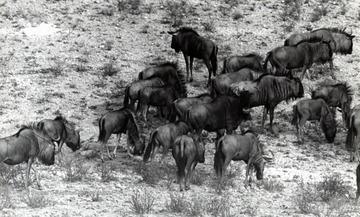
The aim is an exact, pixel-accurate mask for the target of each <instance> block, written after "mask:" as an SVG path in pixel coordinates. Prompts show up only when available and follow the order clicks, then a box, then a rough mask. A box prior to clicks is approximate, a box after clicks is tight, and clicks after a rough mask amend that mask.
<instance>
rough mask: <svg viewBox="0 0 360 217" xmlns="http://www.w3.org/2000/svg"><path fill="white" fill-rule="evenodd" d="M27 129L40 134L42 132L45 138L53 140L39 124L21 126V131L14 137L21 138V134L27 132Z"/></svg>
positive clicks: (31, 123) (32, 123)
mask: <svg viewBox="0 0 360 217" xmlns="http://www.w3.org/2000/svg"><path fill="white" fill-rule="evenodd" d="M25 129H30V130H35V131H38V132H40V133H41V134H42V135H43V136H45V137H46V139H49V140H51V138H50V137H49V136H48V134H47V133H46V132H45V131H44V130H43V129H42V128H40V127H39V126H38V125H37V123H35V122H30V123H27V124H23V125H21V127H20V129H19V131H18V132H17V133H16V134H15V135H14V136H16V137H19V135H20V133H21V132H22V131H23V130H25Z"/></svg>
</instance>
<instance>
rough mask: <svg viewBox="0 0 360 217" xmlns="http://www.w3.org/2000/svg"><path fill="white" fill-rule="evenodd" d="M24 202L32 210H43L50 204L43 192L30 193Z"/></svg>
mask: <svg viewBox="0 0 360 217" xmlns="http://www.w3.org/2000/svg"><path fill="white" fill-rule="evenodd" d="M24 202H25V203H26V204H27V205H28V206H29V207H31V208H43V207H45V206H46V205H47V204H48V203H49V202H48V199H47V198H46V197H45V195H44V193H42V192H38V193H34V192H28V193H27V195H26V197H25V199H24Z"/></svg>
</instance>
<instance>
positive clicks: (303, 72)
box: [300, 66, 307, 80]
mask: <svg viewBox="0 0 360 217" xmlns="http://www.w3.org/2000/svg"><path fill="white" fill-rule="evenodd" d="M306 69H307V66H303V68H302V70H301V77H300V79H301V80H303V79H304V75H305V73H306Z"/></svg>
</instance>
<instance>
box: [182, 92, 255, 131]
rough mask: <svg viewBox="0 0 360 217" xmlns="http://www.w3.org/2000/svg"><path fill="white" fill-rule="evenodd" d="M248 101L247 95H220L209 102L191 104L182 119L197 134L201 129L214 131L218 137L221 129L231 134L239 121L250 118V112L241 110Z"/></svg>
mask: <svg viewBox="0 0 360 217" xmlns="http://www.w3.org/2000/svg"><path fill="white" fill-rule="evenodd" d="M244 95H246V93H244ZM248 101H249V97H248V96H247V95H246V96H245V97H244V99H240V97H234V96H226V95H221V96H218V97H217V98H215V99H214V100H213V101H211V102H209V103H204V104H198V105H193V106H192V107H190V108H189V109H188V110H187V111H186V113H185V117H184V119H185V122H186V123H187V124H188V126H189V127H190V128H191V129H192V130H194V131H195V132H196V134H197V135H198V136H200V135H201V132H202V131H203V130H206V131H208V132H215V131H216V132H217V133H218V137H220V136H221V134H222V132H220V131H221V130H223V129H225V130H226V133H227V134H232V132H233V131H234V130H236V128H237V127H238V126H239V124H240V123H241V121H243V120H249V119H251V117H250V114H249V113H246V112H244V111H243V108H244V107H247V106H248Z"/></svg>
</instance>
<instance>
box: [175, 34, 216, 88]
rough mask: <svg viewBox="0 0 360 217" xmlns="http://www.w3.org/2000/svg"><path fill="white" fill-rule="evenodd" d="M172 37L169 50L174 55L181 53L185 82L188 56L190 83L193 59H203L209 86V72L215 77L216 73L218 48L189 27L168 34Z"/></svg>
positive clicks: (187, 79)
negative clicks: (172, 50)
mask: <svg viewBox="0 0 360 217" xmlns="http://www.w3.org/2000/svg"><path fill="white" fill-rule="evenodd" d="M168 33H169V34H171V35H172V40H171V48H173V49H174V50H175V52H176V53H178V52H180V51H181V52H182V53H183V55H184V58H185V63H186V74H187V76H186V81H189V61H188V57H189V56H190V73H191V78H190V82H191V81H192V80H193V74H192V66H193V60H194V57H195V58H198V59H203V60H204V62H205V65H206V67H207V69H208V71H209V79H208V84H207V85H210V78H211V72H212V73H213V75H214V76H216V71H217V52H218V47H217V46H216V44H215V43H214V42H212V41H211V40H210V39H206V38H204V37H201V36H200V35H199V34H198V33H197V32H196V31H195V30H193V29H192V28H189V27H181V28H180V29H178V30H176V31H175V32H171V31H169V32H168Z"/></svg>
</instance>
